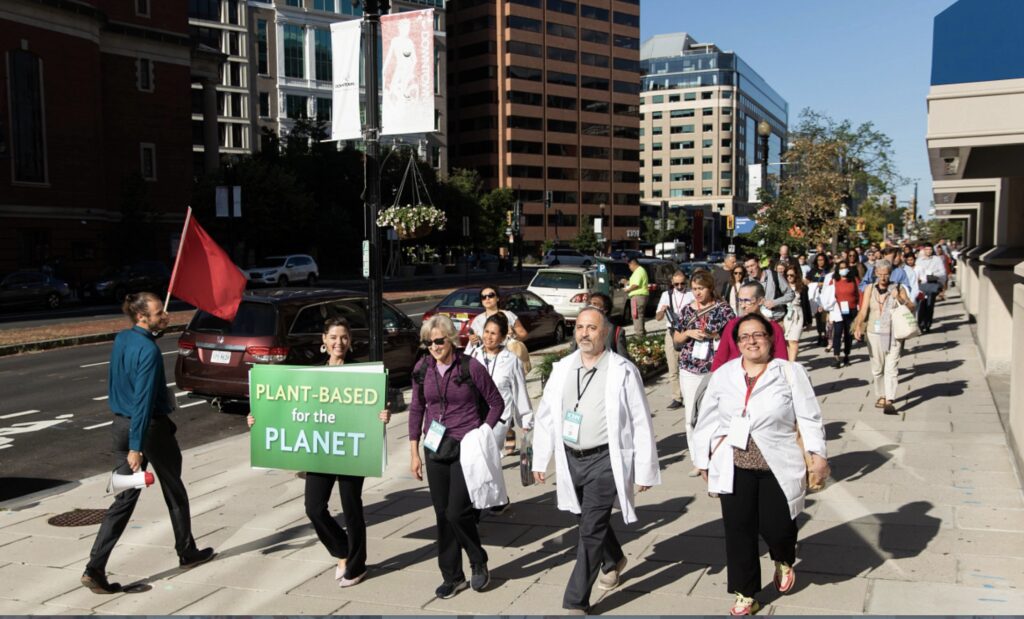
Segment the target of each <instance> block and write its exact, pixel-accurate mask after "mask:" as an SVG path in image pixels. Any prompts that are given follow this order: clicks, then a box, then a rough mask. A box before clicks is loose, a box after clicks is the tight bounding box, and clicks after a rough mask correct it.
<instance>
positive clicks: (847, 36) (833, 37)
mask: <svg viewBox="0 0 1024 619" xmlns="http://www.w3.org/2000/svg"><path fill="white" fill-rule="evenodd" d="M951 4H953V0H773V1H772V2H764V0H761V1H755V0H732V1H730V2H719V1H718V0H702V1H700V2H698V1H695V0H642V4H641V6H640V9H641V10H640V36H641V38H642V39H644V40H646V39H647V38H648V37H650V36H652V35H655V34H664V33H669V32H687V33H689V34H690V36H692V37H693V38H695V39H696V40H697V41H699V42H701V43H715V44H716V45H718V46H719V47H720V48H722V49H724V50H727V51H734V52H736V53H737V54H739V55H740V56H741V57H742V58H743V59H744V60H745V61H746V62H747V64H749V65H750V66H751V67H753V68H754V70H755V71H757V72H758V73H760V74H761V76H762V77H764V78H765V80H767V81H768V83H769V84H771V85H772V87H773V88H775V90H776V91H777V92H778V93H779V94H780V95H782V97H783V98H784V99H786V101H787V102H788V103H789V121H790V124H791V125H792V124H795V123H796V121H797V119H798V117H799V114H800V111H801V110H802V109H804V108H807V107H810V108H813V109H815V110H818V111H821V112H825V113H827V114H828V115H830V116H832V117H833V118H835V119H837V120H838V119H843V118H848V119H850V120H851V121H852V122H853V123H854V124H859V123H861V122H866V121H872V122H874V123H875V126H876V128H878V129H879V130H881V131H882V132H884V133H886V134H887V135H888V136H889V137H891V138H892V139H893V149H894V151H895V155H896V162H897V165H898V166H899V171H900V173H901V174H903V176H906V177H909V178H911V179H915V178H916V179H918V181H919V183H920V185H919V188H918V204H919V210H918V212H919V213H922V214H925V216H927V210H928V208H929V203H930V201H931V174H930V172H929V169H928V154H927V151H926V149H925V141H924V140H925V132H926V129H927V105H926V102H925V97H927V95H928V86H929V80H930V77H931V51H932V25H933V19H934V17H935V16H936V15H937V14H939V13H940V12H942V11H943V10H944V9H946V8H947V7H948V6H950V5H951ZM913 192H914V187H913V183H911V184H910V185H908V186H906V187H900V188H899V189H897V195H898V196H899V199H900V200H909V199H910V197H911V196H912V195H913Z"/></svg>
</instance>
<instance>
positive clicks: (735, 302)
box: [718, 264, 747, 316]
mask: <svg viewBox="0 0 1024 619" xmlns="http://www.w3.org/2000/svg"><path fill="white" fill-rule="evenodd" d="M746 280H747V271H746V269H744V268H743V265H741V264H737V265H736V266H734V267H733V268H732V271H730V272H729V281H727V282H725V285H724V286H722V289H721V290H719V291H718V296H719V297H721V299H722V301H724V302H726V303H727V304H728V305H729V308H730V309H732V313H733V314H736V315H737V316H739V315H740V314H741V313H742V312H743V308H742V307H740V298H741V297H742V296H743V295H741V294H740V288H742V287H743V283H744V282H745V281H746Z"/></svg>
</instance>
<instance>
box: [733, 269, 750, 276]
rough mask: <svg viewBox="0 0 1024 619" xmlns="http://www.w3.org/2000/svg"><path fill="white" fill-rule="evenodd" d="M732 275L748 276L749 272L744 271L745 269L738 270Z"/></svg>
mask: <svg viewBox="0 0 1024 619" xmlns="http://www.w3.org/2000/svg"><path fill="white" fill-rule="evenodd" d="M732 274H733V275H746V274H747V272H746V271H744V270H743V269H737V270H735V271H733V272H732Z"/></svg>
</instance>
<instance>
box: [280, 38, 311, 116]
mask: <svg viewBox="0 0 1024 619" xmlns="http://www.w3.org/2000/svg"><path fill="white" fill-rule="evenodd" d="M305 47H306V45H305V36H304V34H303V32H302V27H301V26H296V25H293V24H285V26H284V75H285V77H298V78H303V77H306V72H305V65H306V61H305V55H304V54H303V52H304V50H305ZM289 118H290V117H289Z"/></svg>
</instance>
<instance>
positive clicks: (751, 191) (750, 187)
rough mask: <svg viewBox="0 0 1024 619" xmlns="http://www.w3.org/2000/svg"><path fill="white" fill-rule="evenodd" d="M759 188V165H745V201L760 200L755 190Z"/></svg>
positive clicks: (758, 201)
mask: <svg viewBox="0 0 1024 619" xmlns="http://www.w3.org/2000/svg"><path fill="white" fill-rule="evenodd" d="M760 189H761V165H760V164H758V165H748V166H747V202H757V203H760V202H761V198H759V197H758V195H757V192H758V191H759V190H760Z"/></svg>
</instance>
